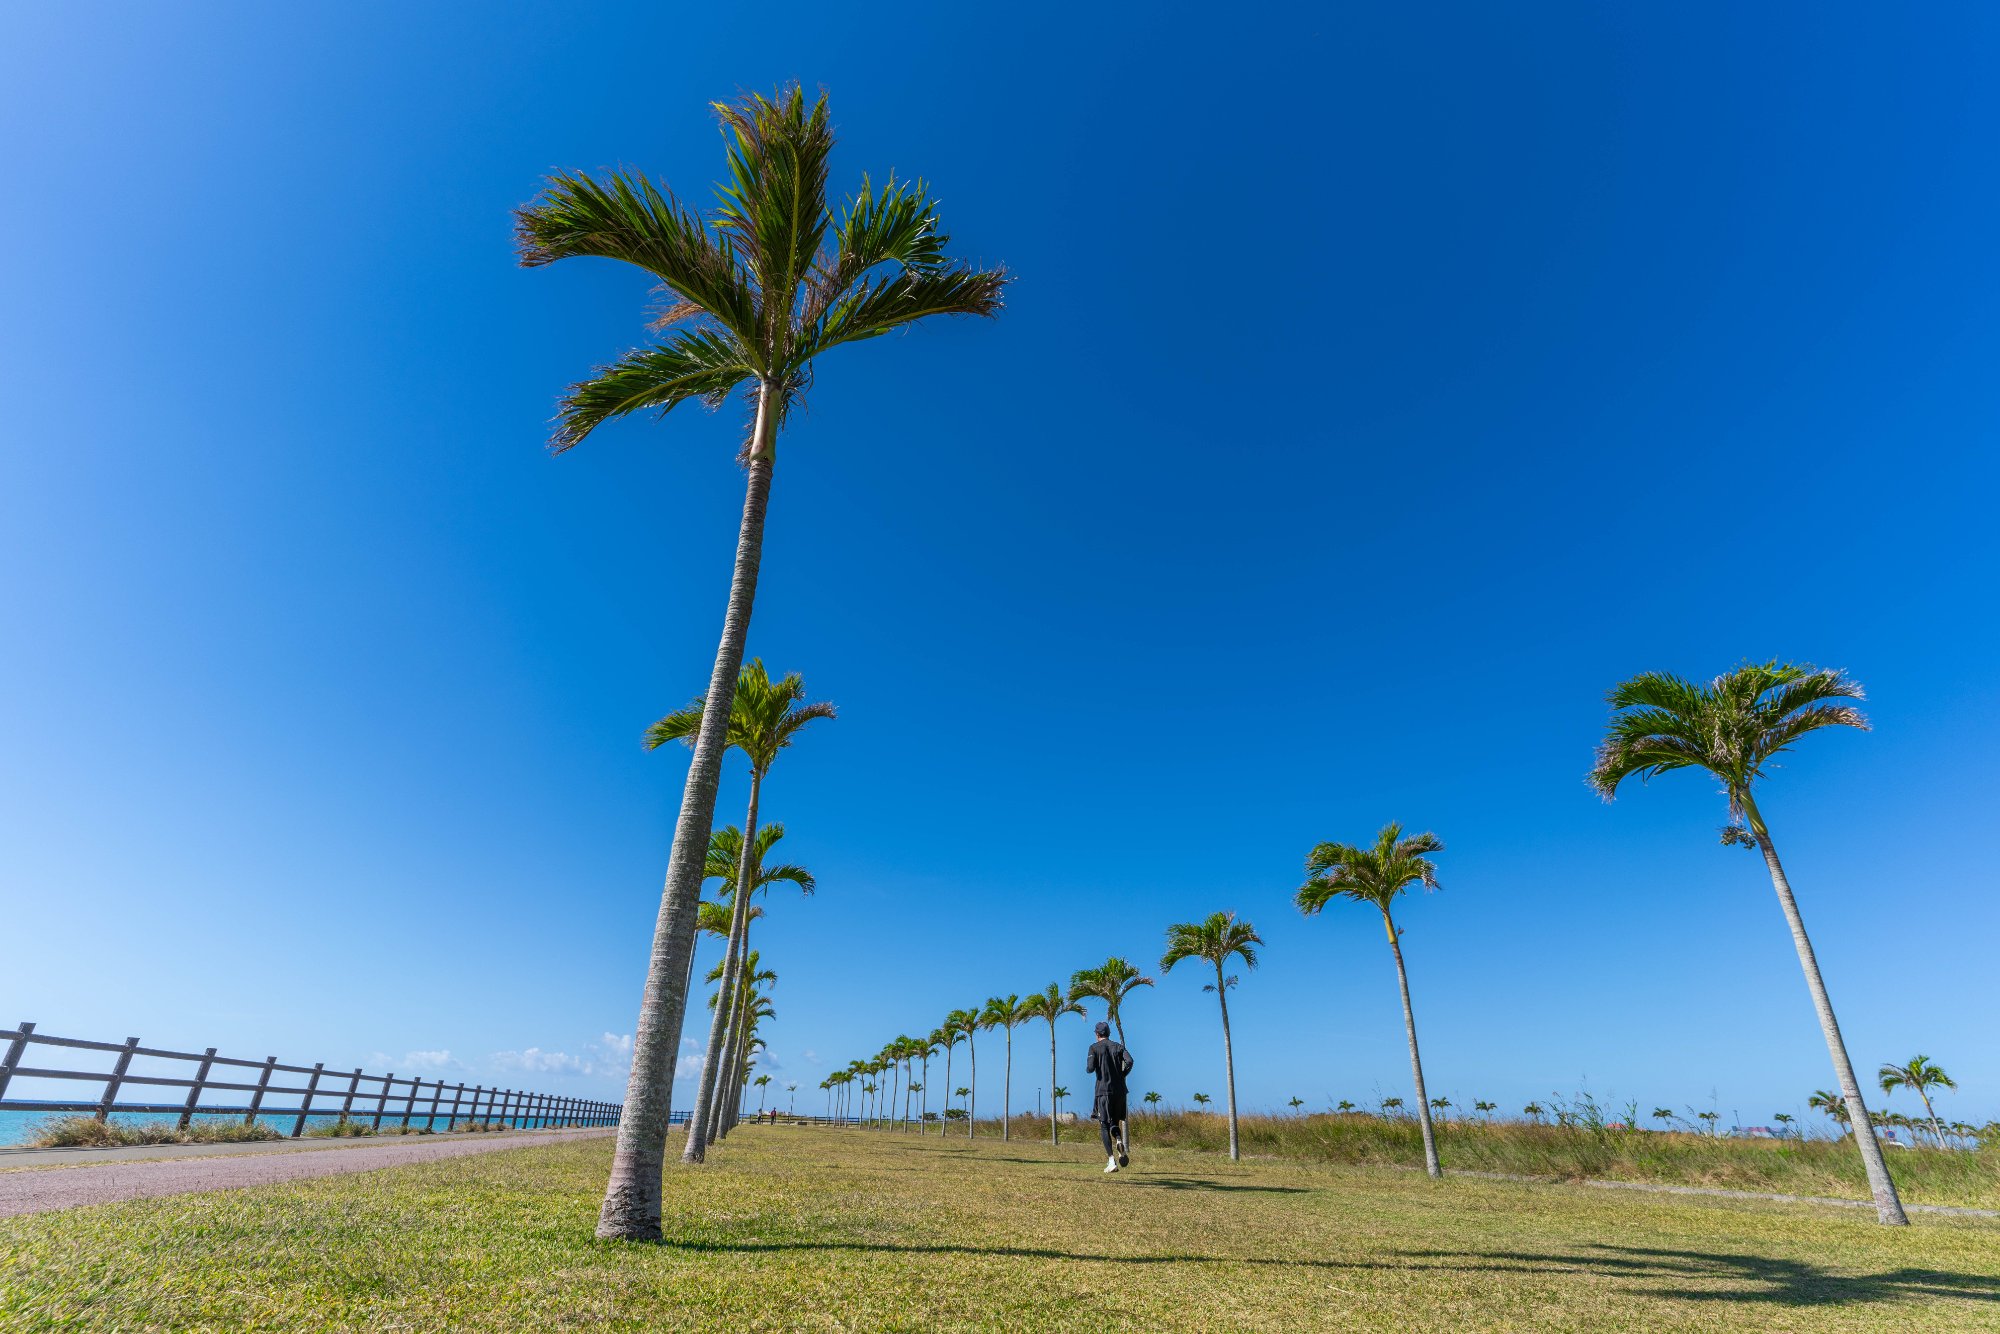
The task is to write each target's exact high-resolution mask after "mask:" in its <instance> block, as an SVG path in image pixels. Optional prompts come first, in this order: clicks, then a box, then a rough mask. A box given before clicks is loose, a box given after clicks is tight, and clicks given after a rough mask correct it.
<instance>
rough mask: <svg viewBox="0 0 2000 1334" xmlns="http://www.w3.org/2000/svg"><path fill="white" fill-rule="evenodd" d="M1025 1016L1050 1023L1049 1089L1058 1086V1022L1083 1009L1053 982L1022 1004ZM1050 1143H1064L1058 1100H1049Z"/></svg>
mask: <svg viewBox="0 0 2000 1334" xmlns="http://www.w3.org/2000/svg"><path fill="white" fill-rule="evenodd" d="M1021 1013H1022V1014H1023V1016H1025V1017H1028V1018H1033V1019H1046V1020H1048V1021H1049V1087H1050V1088H1054V1087H1055V1086H1056V1020H1058V1019H1060V1018H1062V1017H1063V1016H1064V1015H1066V1014H1082V1013H1083V1007H1082V1006H1081V1005H1078V1004H1077V1003H1076V1002H1075V1001H1073V1000H1071V999H1070V998H1069V997H1068V996H1065V995H1064V994H1063V989H1062V988H1061V987H1060V986H1058V985H1057V984H1056V983H1054V982H1051V983H1049V985H1048V988H1047V989H1046V990H1044V991H1038V992H1036V993H1035V994H1034V995H1032V996H1030V997H1028V999H1027V1000H1025V1001H1023V1002H1021ZM1049 1143H1051V1144H1061V1143H1062V1127H1061V1126H1060V1125H1058V1124H1057V1122H1056V1100H1055V1099H1054V1098H1050V1099H1049Z"/></svg>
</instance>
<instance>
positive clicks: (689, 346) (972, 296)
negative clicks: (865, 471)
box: [515, 87, 1006, 1240]
mask: <svg viewBox="0 0 2000 1334" xmlns="http://www.w3.org/2000/svg"><path fill="white" fill-rule="evenodd" d="M715 110H716V112H717V114H718V115H719V116H720V117H721V121H722V128H723V133H724V136H725V141H726V144H727V150H728V159H729V181H728V183H727V184H726V185H724V186H723V187H722V189H721V192H720V203H719V206H718V207H717V209H716V211H715V213H714V214H713V216H711V217H710V218H708V219H703V218H702V217H701V216H700V215H699V214H697V213H696V212H695V211H694V210H692V209H690V208H688V207H687V206H686V205H685V204H683V203H682V202H681V201H680V200H679V199H677V198H675V197H674V196H673V195H672V194H671V193H669V192H668V191H666V190H664V189H662V188H661V187H660V186H658V185H656V184H655V183H653V182H652V181H649V180H647V179H645V178H644V177H641V176H636V175H633V174H627V173H615V174H612V175H610V176H609V177H607V178H605V179H603V180H594V179H592V178H590V177H588V176H583V175H579V174H575V173H568V174H563V175H559V176H555V177H553V178H551V179H550V180H549V181H548V182H547V183H546V186H545V188H544V189H543V191H542V193H541V194H540V195H539V196H538V197H537V198H536V199H534V200H533V201H532V202H530V203H529V204H527V205H525V206H523V207H522V208H521V209H519V210H518V211H517V213H516V214H515V236H516V240H517V242H518V244H519V251H520V259H521V263H522V264H524V265H526V266H529V267H535V266H539V265H543V264H550V263H554V262H555V261H556V260H560V259H570V258H576V257H598V258H605V259H616V260H622V261H624V262H625V263H628V264H632V265H634V266H636V267H638V268H639V269H641V270H643V271H645V273H646V274H647V275H648V276H649V277H650V278H652V279H654V280H656V281H657V282H658V283H659V285H660V287H661V289H662V291H663V292H664V294H665V297H666V299H667V305H666V308H665V309H664V310H663V311H661V313H660V315H659V318H658V319H657V320H656V321H655V322H654V327H655V328H656V329H658V330H659V331H660V332H661V341H659V342H657V343H655V344H653V345H651V346H649V347H644V348H640V349H638V350H635V351H632V352H628V353H626V354H625V355H624V356H622V357H620V358H619V359H618V360H616V361H614V362H612V363H611V364H610V365H608V366H605V367H603V368H601V369H600V370H598V371H597V372H596V373H595V374H593V375H592V376H591V377H590V378H589V379H587V380H584V381H581V382H580V383H578V384H576V385H573V386H571V388H570V390H569V392H568V394H567V395H565V396H564V398H563V400H562V403H561V405H560V407H559V408H558V409H557V417H556V421H557V424H556V430H555V434H554V438H553V440H552V442H551V447H552V448H553V449H555V450H556V451H557V452H561V451H563V450H567V449H569V448H571V447H573V446H575V445H576V444H578V443H580V442H581V441H582V440H583V439H584V438H585V437H586V436H588V435H589V434H590V433H591V432H592V431H593V430H595V429H596V428H597V427H598V426H600V425H601V424H603V423H604V422H606V421H609V420H611V419H612V418H614V417H621V416H625V415H627V414H629V413H634V412H642V411H647V410H657V411H658V412H661V413H665V412H667V411H670V410H671V409H673V408H675V407H677V406H678V405H680V404H682V403H685V402H687V401H688V400H690V399H699V400H701V401H702V402H704V403H706V404H707V405H708V406H710V407H719V406H721V404H722V403H724V402H725V401H727V400H728V398H729V397H730V396H731V395H732V394H734V393H736V392H737V391H738V390H739V389H740V390H743V391H744V393H745V395H746V396H747V398H748V399H749V400H750V401H751V402H752V403H754V405H755V414H754V418H753V421H752V424H751V427H750V431H749V436H748V439H747V440H746V441H745V443H744V447H743V452H742V455H741V462H742V464H743V467H744V470H745V473H746V478H745V486H744V500H743V518H742V524H741V527H740V529H739V532H738V536H737V542H736V565H735V570H734V572H733V573H732V575H731V578H730V586H729V605H728V610H727V612H726V613H725V615H724V618H723V628H722V639H721V643H720V645H719V647H718V648H717V651H716V656H715V665H714V670H713V671H712V672H711V674H710V677H709V684H708V692H707V694H706V695H705V696H704V697H703V698H704V706H705V707H704V717H705V720H704V723H703V726H702V728H701V730H700V733H699V736H698V738H697V741H696V745H695V748H694V760H693V762H692V763H691V764H690V765H689V766H688V777H687V787H686V790H685V792H684V793H683V795H682V798H681V809H680V817H679V820H678V821H677V823H676V825H675V828H674V851H673V852H672V854H671V855H670V857H669V863H668V865H669V869H668V872H667V881H666V885H665V888H664V890H663V892H662V895H661V906H660V915H659V921H658V924H657V925H656V927H655V929H654V939H653V957H652V960H651V962H650V964H649V966H648V969H647V975H646V991H645V997H644V999H643V1001H642V1003H641V1006H640V1011H639V1022H638V1024H637V1026H636V1028H635V1031H634V1036H633V1044H632V1045H633V1052H632V1055H633V1060H632V1074H631V1080H630V1087H629V1088H628V1090H627V1093H626V1098H625V1112H624V1116H623V1117H622V1118H621V1119H620V1121H619V1125H618V1148H617V1151H616V1156H615V1157H614V1159H613V1164H612V1171H611V1178H610V1183H609V1186H608V1188H607V1190H606V1193H605V1201H604V1207H603V1210H602V1211H601V1215H600V1218H599V1221H598V1232H599V1235H600V1236H603V1237H605V1238H608V1239H626V1240H653V1239H656V1238H658V1236H659V1235H660V1195H661V1189H662V1180H661V1173H662V1170H663V1169H664V1166H665V1162H666V1142H667V1119H666V1110H665V1105H664V1104H665V1100H664V1098H663V1097H662V1096H661V1093H660V1090H661V1088H662V1087H663V1086H664V1085H665V1081H666V1077H667V1074H668V1071H669V1070H670V1069H671V1067H672V1066H673V1064H674V1059H675V1048H676V1047H677V1046H678V1045H679V1040H680V1027H681V1015H682V1012H683V1009H684V1007H685V1004H686V999H687V998H686V995H685V992H684V990H682V988H681V980H682V978H683V976H684V975H685V971H686V967H685V965H686V956H687V952H688V950H689V948H690V947H691V946H692V944H693V941H694V903H695V899H696V897H697V895H698V893H699V890H700V886H701V879H700V871H701V858H702V854H703V853H704V852H705V851H706V849H707V845H708V831H709V824H710V822H711V820H712V818H713V816H714V812H715V791H716V783H717V780H718V778H719V776H720V773H721V766H722V751H723V745H724V742H725V728H726V725H727V721H728V718H729V713H730V703H731V698H732V696H733V695H734V693H735V684H736V675H737V669H738V667H739V666H740V665H741V664H742V661H743V646H744V641H745V638H746V637H747V635H748V633H749V628H750V615H751V610H752V607H753V604H754V603H755V601H756V593H757V575H758V566H759V563H760V560H761V556H762V552H763V539H764V513H765V507H766V505H767V503H768V501H769V498H770V493H771V478H772V472H773V470H774V468H775V466H776V460H777V443H778V435H779V431H780V429H781V427H782V426H783V425H784V423H785V420H786V418H787V417H788V415H789V414H790V413H791V411H792V410H793V409H794V408H796V407H797V406H798V405H799V404H800V403H801V402H802V401H803V399H804V396H805V392H806V390H807V388H808V387H809V386H810V384H811V383H812V376H813V369H814V363H815V361H816V359H817V358H818V357H819V356H820V354H822V353H824V352H827V351H830V350H832V349H833V348H835V347H838V346H840V345H841V344H843V343H852V342H857V341H859V340H862V339H867V338H874V337H876V336H878V335H881V334H885V333H889V332H891V331H892V330H895V329H900V328H905V327H908V326H909V325H912V324H915V323H916V322H918V321H920V320H923V319H926V318H928V317H930V316H933V315H995V314H997V313H998V312H999V310H1000V305H1001V293H1002V289H1003V288H1004V286H1005V284H1006V275H1005V274H1004V273H1002V272H1000V271H999V270H975V269H972V268H970V267H969V266H966V265H963V264H957V263H954V262H952V261H951V260H950V259H949V257H948V256H947V255H946V253H945V245H946V242H947V239H948V238H947V237H946V235H945V233H944V230H943V229H942V227H940V226H939V223H938V216H937V208H936V205H935V204H934V202H933V201H932V199H931V197H930V193H929V191H928V189H927V188H926V187H925V185H924V184H923V183H922V182H921V181H918V182H914V183H908V182H897V181H895V180H894V179H893V178H891V180H890V182H889V184H888V185H887V186H886V187H885V188H883V189H882V190H879V191H877V190H875V189H874V188H873V187H872V186H871V185H870V184H869V182H868V181H867V180H866V179H865V178H864V179H863V181H862V185H861V189H860V191H859V193H858V194H856V196H855V197H854V198H853V199H852V200H851V201H850V202H849V203H848V204H847V205H846V206H845V207H843V208H836V207H835V206H833V205H832V204H831V203H830V202H829V201H828V199H827V194H826V184H827V162H828V159H829V157H830V156H831V154H832V152H833V143H834V134H833V127H832V124H831V122H830V121H829V119H828V116H827V108H826V99H825V98H824V97H821V98H820V99H819V100H818V101H816V102H815V103H813V104H812V105H810V106H808V105H807V102H806V99H805V97H804V95H803V94H802V93H801V91H800V90H799V89H798V88H797V87H792V88H788V89H783V90H781V91H780V92H779V93H778V94H777V95H776V96H775V97H765V96H762V95H761V94H754V93H753V94H749V95H747V96H745V97H743V98H741V99H740V100H739V101H737V102H735V103H732V104H728V105H723V104H717V105H716V107H715ZM689 1140H690V1142H699V1137H698V1136H694V1135H690V1136H689Z"/></svg>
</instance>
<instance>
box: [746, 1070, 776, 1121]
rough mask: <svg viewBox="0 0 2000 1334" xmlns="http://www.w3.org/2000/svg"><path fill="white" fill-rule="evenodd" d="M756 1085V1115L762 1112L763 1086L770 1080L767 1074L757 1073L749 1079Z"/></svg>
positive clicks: (760, 1114)
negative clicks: (753, 1077)
mask: <svg viewBox="0 0 2000 1334" xmlns="http://www.w3.org/2000/svg"><path fill="white" fill-rule="evenodd" d="M750 1082H751V1083H753V1084H755V1085H756V1086H757V1115H759V1116H762V1115H763V1114H764V1086H765V1085H767V1084H769V1083H770V1082H771V1077H770V1076H769V1075H758V1076H757V1077H756V1078H755V1079H753V1080H751V1081H750Z"/></svg>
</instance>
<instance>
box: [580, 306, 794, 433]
mask: <svg viewBox="0 0 2000 1334" xmlns="http://www.w3.org/2000/svg"><path fill="white" fill-rule="evenodd" d="M756 373H757V368H756V365H755V364H754V363H753V362H752V360H751V358H750V355H749V353H748V352H746V351H745V349H744V346H743V344H742V343H740V342H738V341H737V340H736V338H735V337H734V336H732V335H731V334H729V333H726V332H722V331H718V330H711V329H683V330H681V331H680V332H679V333H677V334H675V335H674V336H673V338H671V339H670V340H669V341H667V342H665V343H660V344H657V345H655V346H653V347H644V348H636V349H634V350H633V351H631V352H627V353H626V354H625V355H624V356H622V357H620V358H619V359H618V360H616V361H614V362H612V363H611V364H610V365H608V366H602V367H599V368H598V371H597V373H596V374H595V375H593V376H591V377H590V378H589V379H588V380H580V381H578V382H577V383H576V384H573V385H571V386H570V387H569V391H568V392H567V393H566V394H564V395H563V398H562V401H561V402H560V403H559V404H557V406H556V418H555V420H556V428H555V432H554V434H553V435H552V436H551V437H550V439H549V448H550V449H551V450H553V451H554V452H555V453H558V454H560V453H562V452H564V451H565V450H569V449H574V448H575V447H576V446H577V445H579V444H581V443H582V442H583V440H584V438H585V437H586V436H588V435H589V434H590V433H591V432H592V431H594V430H596V429H597V428H598V427H600V426H602V425H603V424H604V423H605V422H607V421H610V420H611V419H612V418H614V417H623V416H626V415H628V414H630V413H634V412H644V411H647V410H648V409H657V410H658V411H659V412H661V413H662V414H664V413H667V412H671V411H672V410H673V409H675V408H677V407H679V406H680V405H681V404H683V403H685V402H687V401H688V400H689V399H699V400H700V401H701V402H703V403H705V404H707V405H708V406H709V407H711V408H714V407H720V406H721V405H722V403H723V401H724V400H726V399H727V398H728V397H729V395H730V393H731V392H732V391H734V390H735V389H736V387H737V386H738V385H740V384H742V383H743V382H744V381H745V380H746V379H749V378H751V377H752V376H754V375H756Z"/></svg>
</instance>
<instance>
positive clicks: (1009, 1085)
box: [1000, 1024, 1014, 1144]
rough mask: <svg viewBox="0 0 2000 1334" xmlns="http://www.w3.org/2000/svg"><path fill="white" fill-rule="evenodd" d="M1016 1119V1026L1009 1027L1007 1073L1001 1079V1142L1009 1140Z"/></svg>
mask: <svg viewBox="0 0 2000 1334" xmlns="http://www.w3.org/2000/svg"><path fill="white" fill-rule="evenodd" d="M1013 1120H1014V1028H1013V1026H1012V1025H1011V1024H1010V1025H1008V1028H1007V1074H1006V1077H1005V1078H1004V1079H1002V1080H1001V1081H1000V1142H1001V1143H1002V1144H1005V1143H1006V1142H1007V1131H1008V1128H1009V1126H1010V1125H1011V1123H1012V1122H1013Z"/></svg>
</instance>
